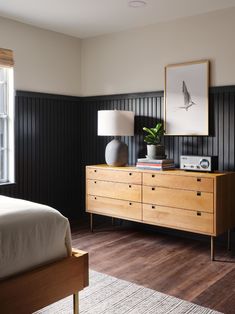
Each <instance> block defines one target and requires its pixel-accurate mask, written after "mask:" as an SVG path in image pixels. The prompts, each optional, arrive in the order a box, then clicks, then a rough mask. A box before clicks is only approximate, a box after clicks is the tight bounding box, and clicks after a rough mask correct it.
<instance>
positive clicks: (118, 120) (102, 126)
mask: <svg viewBox="0 0 235 314" xmlns="http://www.w3.org/2000/svg"><path fill="white" fill-rule="evenodd" d="M134 116H135V114H134V112H133V111H125V110H100V111H98V135H106V136H133V135H134Z"/></svg>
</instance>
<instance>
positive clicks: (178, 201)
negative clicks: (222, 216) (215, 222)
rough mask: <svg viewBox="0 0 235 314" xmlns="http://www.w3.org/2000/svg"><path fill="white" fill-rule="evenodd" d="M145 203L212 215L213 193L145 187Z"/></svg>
mask: <svg viewBox="0 0 235 314" xmlns="http://www.w3.org/2000/svg"><path fill="white" fill-rule="evenodd" d="M143 202H144V203H150V204H156V205H162V206H169V207H177V208H183V209H191V210H196V211H197V210H199V211H204V212H210V213H212V212H213V211H214V209H213V193H207V192H197V191H188V190H177V189H168V188H162V187H156V186H153V187H151V186H143Z"/></svg>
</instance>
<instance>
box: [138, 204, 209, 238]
mask: <svg viewBox="0 0 235 314" xmlns="http://www.w3.org/2000/svg"><path fill="white" fill-rule="evenodd" d="M143 222H146V223H152V224H156V225H160V226H165V227H170V228H175V229H182V230H188V231H195V232H201V233H207V234H213V231H214V227H213V226H214V223H213V214H209V213H204V212H197V211H192V210H185V209H179V208H171V207H163V206H156V205H149V204H143Z"/></svg>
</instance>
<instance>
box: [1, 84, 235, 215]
mask: <svg viewBox="0 0 235 314" xmlns="http://www.w3.org/2000/svg"><path fill="white" fill-rule="evenodd" d="M209 102H210V104H209V107H210V108H209V110H210V111H209V115H210V136H203V137H202V136H199V137H196V136H188V137H186V136H174V137H173V136H169V137H168V136H165V137H164V144H165V146H166V153H167V155H168V158H173V159H174V160H175V163H176V165H177V166H178V165H179V157H180V155H181V154H194V155H218V157H219V169H220V170H235V160H234V158H235V154H234V147H235V124H234V117H235V111H234V109H235V108H234V107H235V86H227V87H213V88H210V101H209ZM102 109H122V110H133V111H135V114H136V116H135V136H134V137H123V138H122V140H123V141H125V142H126V143H127V144H128V147H129V163H130V164H135V162H136V159H137V158H138V157H143V156H145V154H146V145H145V143H144V142H143V131H142V127H143V126H152V125H154V124H155V123H156V122H158V121H162V120H163V115H164V111H163V92H146V93H137V94H123V95H111V96H97V97H83V98H79V97H69V96H60V95H50V94H41V93H32V92H22V91H18V92H17V94H16V184H15V185H8V186H1V187H0V193H1V194H4V195H9V196H13V197H20V198H24V199H28V200H32V201H36V202H41V203H44V204H48V205H51V206H53V207H55V208H57V209H59V210H60V211H61V212H62V213H63V214H65V215H66V216H67V217H69V218H77V217H78V216H79V214H81V213H83V212H84V208H85V205H84V204H85V197H84V196H85V166H86V165H89V164H97V163H104V150H105V146H106V144H107V143H108V142H109V141H110V140H111V139H112V138H111V137H102V136H97V111H98V110H102ZM182 123H183V122H182Z"/></svg>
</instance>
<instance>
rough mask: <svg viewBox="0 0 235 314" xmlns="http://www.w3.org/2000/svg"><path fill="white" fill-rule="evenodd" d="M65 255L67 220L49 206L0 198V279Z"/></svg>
mask: <svg viewBox="0 0 235 314" xmlns="http://www.w3.org/2000/svg"><path fill="white" fill-rule="evenodd" d="M68 255H71V233H70V226H69V222H68V219H67V218H65V217H64V216H63V215H61V214H60V213H59V212H58V211H57V210H55V209H53V208H51V207H49V206H45V205H40V204H37V203H32V202H29V201H24V200H19V199H14V198H10V197H5V196H0V279H2V278H5V277H8V276H10V275H14V274H17V273H19V272H23V271H25V270H29V269H31V268H34V267H36V266H39V265H41V264H44V263H48V262H51V261H54V260H58V259H60V258H63V257H66V256H68Z"/></svg>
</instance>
